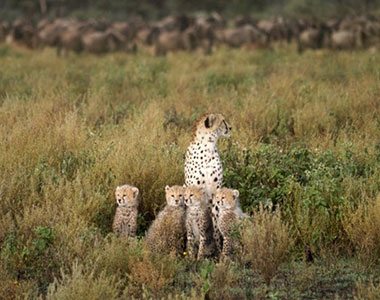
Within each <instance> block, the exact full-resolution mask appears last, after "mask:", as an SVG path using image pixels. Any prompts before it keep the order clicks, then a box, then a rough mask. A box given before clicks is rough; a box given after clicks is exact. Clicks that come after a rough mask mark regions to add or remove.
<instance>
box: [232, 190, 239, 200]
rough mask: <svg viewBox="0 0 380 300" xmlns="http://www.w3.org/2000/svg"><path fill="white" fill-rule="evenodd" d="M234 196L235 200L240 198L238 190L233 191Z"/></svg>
mask: <svg viewBox="0 0 380 300" xmlns="http://www.w3.org/2000/svg"><path fill="white" fill-rule="evenodd" d="M232 195H233V196H234V199H235V200H236V199H237V198H239V191H238V190H233V191H232Z"/></svg>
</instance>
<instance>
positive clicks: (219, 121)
mask: <svg viewBox="0 0 380 300" xmlns="http://www.w3.org/2000/svg"><path fill="white" fill-rule="evenodd" d="M230 131H231V126H230V125H229V124H228V123H227V122H226V120H225V118H224V117H223V115H221V114H208V115H205V116H203V117H201V118H200V119H199V120H198V122H197V124H196V127H195V133H194V137H193V141H192V142H191V143H190V145H189V147H188V148H187V151H186V157H185V184H186V185H187V186H191V185H196V186H200V187H202V188H204V190H205V191H206V194H207V196H208V197H209V199H208V200H210V199H211V195H212V194H213V193H214V192H215V191H216V189H218V188H221V187H222V184H223V167H222V162H221V159H220V156H219V153H218V148H217V141H218V139H219V137H228V136H229V135H230Z"/></svg>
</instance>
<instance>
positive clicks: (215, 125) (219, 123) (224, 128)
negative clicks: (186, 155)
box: [196, 114, 231, 137]
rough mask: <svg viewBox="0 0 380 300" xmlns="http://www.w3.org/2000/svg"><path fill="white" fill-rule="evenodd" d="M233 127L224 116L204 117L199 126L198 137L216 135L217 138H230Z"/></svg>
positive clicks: (212, 115) (209, 115)
mask: <svg viewBox="0 0 380 300" xmlns="http://www.w3.org/2000/svg"><path fill="white" fill-rule="evenodd" d="M230 133H231V126H230V125H229V124H228V123H227V121H226V120H225V118H224V116H223V115H222V114H208V115H206V116H204V117H203V118H202V119H200V121H199V122H198V125H197V131H196V134H197V135H202V134H214V135H216V136H217V137H229V136H230Z"/></svg>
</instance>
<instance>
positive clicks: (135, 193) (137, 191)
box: [132, 187, 139, 198]
mask: <svg viewBox="0 0 380 300" xmlns="http://www.w3.org/2000/svg"><path fill="white" fill-rule="evenodd" d="M132 192H133V198H136V197H137V196H138V194H139V189H138V188H137V187H133V188H132Z"/></svg>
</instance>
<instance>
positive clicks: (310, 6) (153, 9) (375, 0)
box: [0, 0, 380, 20]
mask: <svg viewBox="0 0 380 300" xmlns="http://www.w3.org/2000/svg"><path fill="white" fill-rule="evenodd" d="M379 8H380V0H228V1H227V0H203V1H185V0H137V1H136V0H135V1H131V0H81V1H77V0H1V1H0V18H2V19H14V18H15V17H19V16H21V15H23V16H25V15H28V16H30V17H38V16H41V15H48V16H51V17H58V16H59V17H67V16H72V17H78V18H90V17H91V18H94V17H105V18H109V19H113V20H121V19H124V18H126V17H130V16H136V15H138V16H142V17H144V18H147V19H153V20H154V19H159V18H162V17H164V16H167V15H170V14H181V13H184V12H186V13H191V14H201V13H210V12H218V13H220V14H223V16H224V17H233V16H236V15H239V14H250V15H253V16H256V17H268V16H273V15H283V16H288V17H292V16H297V17H300V16H305V17H306V16H313V17H318V18H330V17H341V16H345V15H347V14H352V15H357V14H369V13H371V14H373V13H377V12H379Z"/></svg>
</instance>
